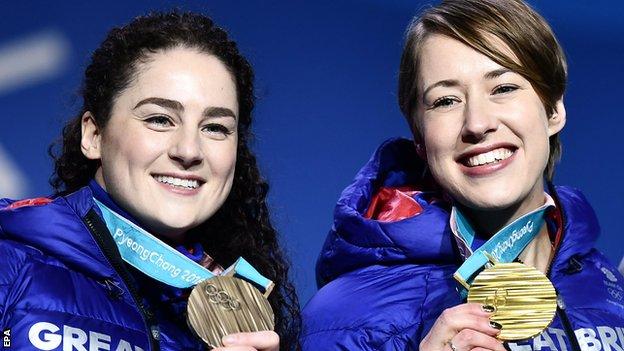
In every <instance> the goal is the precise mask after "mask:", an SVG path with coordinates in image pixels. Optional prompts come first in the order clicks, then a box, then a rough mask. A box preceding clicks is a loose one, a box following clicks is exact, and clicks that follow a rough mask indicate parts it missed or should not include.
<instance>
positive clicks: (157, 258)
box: [93, 199, 273, 296]
mask: <svg viewBox="0 0 624 351" xmlns="http://www.w3.org/2000/svg"><path fill="white" fill-rule="evenodd" d="M93 200H94V201H95V203H96V204H97V205H98V207H99V208H100V210H101V211H102V217H103V219H104V222H106V226H107V227H108V230H109V231H110V232H111V234H112V236H113V240H114V241H115V243H116V244H117V247H118V248H119V253H120V254H121V257H122V258H123V260H124V261H126V262H127V263H128V264H130V265H131V266H133V267H135V268H136V269H138V270H140V271H141V272H143V273H145V274H147V275H148V276H150V277H152V278H154V279H156V280H158V281H160V282H162V283H165V284H167V285H171V286H175V287H177V288H182V289H184V288H190V287H193V286H195V285H196V284H197V283H199V282H201V281H203V280H206V279H210V278H213V277H215V274H213V273H212V272H210V271H209V270H208V269H206V268H204V267H203V266H201V265H199V264H197V263H195V262H194V261H192V260H191V259H189V258H188V257H186V256H184V255H183V254H182V253H180V252H178V251H177V250H175V249H173V248H172V247H171V246H169V245H167V244H165V243H164V242H162V241H161V240H159V239H158V238H156V237H155V236H153V235H152V234H150V233H148V232H147V231H145V230H143V229H142V228H140V227H138V226H137V225H135V224H134V223H132V222H130V221H128V220H127V219H126V218H124V217H122V216H121V215H119V214H118V213H115V212H114V211H113V210H111V209H110V208H108V207H106V206H105V205H104V204H102V203H101V202H99V201H98V200H96V199H93ZM231 274H234V275H235V276H239V277H241V278H243V279H244V280H247V281H249V282H251V283H253V284H255V285H256V286H257V287H259V288H260V290H261V291H262V292H263V293H264V294H265V296H266V295H268V293H270V292H271V289H272V288H273V282H272V281H271V280H269V279H267V278H265V277H263V276H262V275H261V274H260V273H259V272H258V271H257V270H256V269H255V268H254V267H253V266H252V265H251V264H249V263H248V262H247V261H245V259H243V258H242V257H240V258H239V259H238V260H236V262H235V263H234V264H233V265H232V266H230V267H229V268H228V269H226V270H225V271H224V272H223V273H222V275H231Z"/></svg>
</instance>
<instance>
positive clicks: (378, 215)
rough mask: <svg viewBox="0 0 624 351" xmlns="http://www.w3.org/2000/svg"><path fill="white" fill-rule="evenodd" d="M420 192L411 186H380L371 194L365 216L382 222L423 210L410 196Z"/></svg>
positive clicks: (398, 219) (411, 215) (393, 220)
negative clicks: (373, 194)
mask: <svg viewBox="0 0 624 351" xmlns="http://www.w3.org/2000/svg"><path fill="white" fill-rule="evenodd" d="M418 193H420V191H417V190H416V189H414V188H411V187H399V188H381V189H379V191H378V192H377V194H375V196H373V199H372V200H371V203H370V205H369V206H368V210H367V211H366V214H365V215H364V217H365V218H368V219H375V220H378V221H382V222H396V221H400V220H402V219H405V218H409V217H413V216H415V215H418V214H420V213H421V212H422V211H423V208H422V206H420V204H419V203H418V202H417V201H416V200H414V198H413V197H412V196H414V195H416V194H418Z"/></svg>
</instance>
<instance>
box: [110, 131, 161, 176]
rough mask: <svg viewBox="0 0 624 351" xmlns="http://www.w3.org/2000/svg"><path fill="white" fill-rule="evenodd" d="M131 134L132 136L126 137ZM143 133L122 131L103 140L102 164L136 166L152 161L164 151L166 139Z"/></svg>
mask: <svg viewBox="0 0 624 351" xmlns="http://www.w3.org/2000/svg"><path fill="white" fill-rule="evenodd" d="M128 135H132V137H128ZM162 139H163V138H157V137H154V136H149V135H145V133H140V132H137V133H130V132H123V133H121V132H120V133H119V134H117V136H115V137H112V138H107V139H104V140H103V145H102V163H103V166H106V165H108V166H113V167H124V165H127V167H128V168H136V167H137V166H139V167H140V166H145V165H146V164H149V163H150V162H152V161H153V160H154V159H155V158H157V157H158V155H160V154H162V153H163V152H165V153H166V150H165V149H166V145H167V141H166V140H162Z"/></svg>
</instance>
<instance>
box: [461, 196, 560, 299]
mask: <svg viewBox="0 0 624 351" xmlns="http://www.w3.org/2000/svg"><path fill="white" fill-rule="evenodd" d="M545 196H546V203H545V204H544V205H542V206H541V207H539V208H537V209H535V210H533V211H531V212H529V213H527V214H525V215H524V216H522V217H520V218H518V219H516V220H515V221H513V222H511V223H509V224H508V225H506V226H505V227H504V228H503V229H501V230H500V231H498V232H497V233H496V234H494V235H493V236H492V237H491V238H490V239H489V240H488V241H486V242H485V243H484V244H483V245H481V246H480V247H478V248H475V247H474V246H477V245H478V244H479V242H478V240H475V237H476V232H475V230H474V229H473V228H472V226H471V225H470V223H469V222H468V219H467V218H466V217H465V216H464V215H463V214H462V213H461V211H459V209H458V208H457V207H455V206H453V209H452V210H451V221H450V225H451V230H452V231H453V234H454V235H455V239H456V241H457V244H458V248H459V251H460V253H461V255H462V256H463V257H464V260H465V261H464V263H463V264H462V265H461V266H460V267H459V269H458V270H457V271H456V272H455V274H454V275H453V277H454V278H455V280H457V281H458V282H459V283H460V284H461V285H462V287H463V289H461V290H460V294H461V296H462V298H465V297H466V296H467V293H468V289H469V288H470V285H471V284H472V281H473V279H474V278H475V276H476V275H477V274H478V273H480V272H481V270H483V268H485V267H486V266H487V265H488V264H490V259H493V260H494V262H492V263H495V262H504V263H507V262H512V261H514V260H515V259H516V258H517V257H518V256H519V255H520V253H521V252H522V250H524V248H525V247H526V246H527V245H528V244H529V243H530V242H531V240H533V238H535V236H537V234H538V233H539V231H540V229H541V228H542V225H543V224H544V221H545V217H546V210H547V209H548V208H549V207H551V206H553V207H554V205H555V203H554V201H553V199H552V198H551V197H550V196H549V195H548V194H545Z"/></svg>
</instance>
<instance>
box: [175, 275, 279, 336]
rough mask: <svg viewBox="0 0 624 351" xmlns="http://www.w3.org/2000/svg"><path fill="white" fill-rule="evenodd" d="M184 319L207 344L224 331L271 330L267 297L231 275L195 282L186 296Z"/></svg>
mask: <svg viewBox="0 0 624 351" xmlns="http://www.w3.org/2000/svg"><path fill="white" fill-rule="evenodd" d="M187 322H188V324H189V326H190V327H191V329H192V330H193V331H194V332H195V333H196V334H197V336H199V338H201V339H202V340H203V341H204V342H205V343H206V344H207V345H208V346H210V347H211V348H216V347H221V346H223V344H222V343H221V338H223V337H224V336H225V335H228V334H232V333H241V332H255V331H263V330H273V328H274V324H275V322H274V315H273V310H272V309H271V305H270V304H269V301H268V300H267V298H266V297H265V295H263V294H262V293H261V292H260V291H259V290H258V289H257V288H256V287H254V286H253V285H252V284H250V283H248V282H246V281H244V280H242V279H239V278H235V277H232V276H217V277H214V278H210V279H206V280H204V281H202V282H201V283H199V284H197V285H196V286H195V287H194V288H193V291H192V292H191V295H190V296H189V300H188V307H187Z"/></svg>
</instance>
